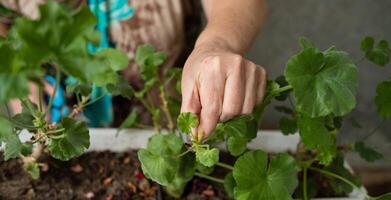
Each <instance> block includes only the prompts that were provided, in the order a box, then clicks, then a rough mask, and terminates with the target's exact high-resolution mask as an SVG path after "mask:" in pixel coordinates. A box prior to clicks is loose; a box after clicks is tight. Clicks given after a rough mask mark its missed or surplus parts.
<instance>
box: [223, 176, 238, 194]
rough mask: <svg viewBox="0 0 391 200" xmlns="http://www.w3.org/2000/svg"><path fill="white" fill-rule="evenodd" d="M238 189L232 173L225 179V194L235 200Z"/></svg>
mask: <svg viewBox="0 0 391 200" xmlns="http://www.w3.org/2000/svg"><path fill="white" fill-rule="evenodd" d="M235 187H236V183H235V179H234V176H233V175H232V172H230V173H228V174H227V175H225V178H224V189H225V192H226V193H227V194H228V196H229V197H231V198H234V189H235Z"/></svg>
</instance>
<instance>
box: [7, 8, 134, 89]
mask: <svg viewBox="0 0 391 200" xmlns="http://www.w3.org/2000/svg"><path fill="white" fill-rule="evenodd" d="M39 10H40V16H41V17H40V18H39V19H38V20H30V19H28V18H23V17H22V18H18V19H17V20H16V21H15V24H14V25H13V26H12V29H11V31H10V39H11V41H12V43H13V47H14V48H15V50H16V51H17V52H18V53H19V56H20V58H19V59H18V61H21V64H20V65H22V66H32V67H34V68H37V67H39V66H40V64H42V63H43V62H54V63H56V64H58V65H57V66H58V67H59V68H61V69H62V70H63V71H65V72H66V73H67V74H69V75H72V76H73V77H76V78H77V79H78V80H80V81H82V82H84V83H95V84H97V85H106V84H109V83H115V82H116V81H117V80H118V75H117V73H116V71H118V70H121V69H123V68H125V67H127V63H128V61H127V56H126V55H125V54H124V53H122V52H120V51H118V50H114V49H105V50H102V51H100V52H98V53H96V54H94V55H91V54H89V53H88V51H87V47H86V45H87V43H88V42H90V40H91V38H95V37H96V32H95V31H94V26H95V24H96V19H95V16H94V15H93V14H92V13H91V12H90V11H89V10H88V8H87V7H85V6H82V7H81V8H80V9H79V10H77V11H75V12H69V11H67V10H66V9H65V8H63V7H61V6H60V5H59V4H57V3H55V2H52V1H51V2H48V3H46V4H44V5H42V6H41V7H40V9H39ZM92 42H93V41H92ZM42 44H45V45H42Z"/></svg>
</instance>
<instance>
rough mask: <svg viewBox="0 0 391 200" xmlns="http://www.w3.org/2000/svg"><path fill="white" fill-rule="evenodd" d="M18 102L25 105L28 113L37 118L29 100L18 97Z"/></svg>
mask: <svg viewBox="0 0 391 200" xmlns="http://www.w3.org/2000/svg"><path fill="white" fill-rule="evenodd" d="M20 102H22V104H24V105H25V106H27V109H29V111H30V113H31V114H32V115H33V116H34V118H37V115H36V113H35V111H34V109H33V105H31V102H30V100H28V99H27V98H23V99H20Z"/></svg>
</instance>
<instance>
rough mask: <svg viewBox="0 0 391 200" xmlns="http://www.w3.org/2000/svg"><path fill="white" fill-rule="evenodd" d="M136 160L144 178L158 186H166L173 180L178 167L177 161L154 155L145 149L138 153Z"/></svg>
mask: <svg viewBox="0 0 391 200" xmlns="http://www.w3.org/2000/svg"><path fill="white" fill-rule="evenodd" d="M138 158H139V160H140V162H141V169H142V170H143V172H144V174H145V176H146V177H148V178H150V179H152V180H153V181H155V182H157V183H159V184H160V185H168V184H170V183H171V182H172V181H173V180H174V178H175V174H176V171H177V169H178V167H179V161H178V160H177V159H174V158H173V157H163V156H160V155H155V154H153V153H151V152H150V151H148V150H146V149H140V150H139V151H138Z"/></svg>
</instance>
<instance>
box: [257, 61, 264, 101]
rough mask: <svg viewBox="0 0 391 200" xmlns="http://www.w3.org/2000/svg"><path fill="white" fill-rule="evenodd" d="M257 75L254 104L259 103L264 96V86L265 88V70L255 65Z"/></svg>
mask: <svg viewBox="0 0 391 200" xmlns="http://www.w3.org/2000/svg"><path fill="white" fill-rule="evenodd" d="M257 69H258V70H257V72H256V74H257V77H258V88H257V90H256V94H257V97H256V104H260V103H261V102H262V100H263V97H264V96H265V88H266V75H267V74H266V70H265V69H264V68H263V67H261V66H259V65H257Z"/></svg>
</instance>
